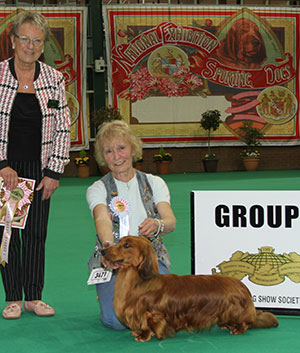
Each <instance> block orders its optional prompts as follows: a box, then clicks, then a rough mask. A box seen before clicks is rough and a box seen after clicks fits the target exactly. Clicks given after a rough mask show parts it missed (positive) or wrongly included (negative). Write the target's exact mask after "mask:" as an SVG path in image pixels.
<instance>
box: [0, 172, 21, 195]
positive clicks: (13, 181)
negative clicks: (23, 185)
mask: <svg viewBox="0 0 300 353" xmlns="http://www.w3.org/2000/svg"><path fill="white" fill-rule="evenodd" d="M0 176H1V177H2V178H3V182H4V186H5V187H6V188H7V189H8V190H13V189H15V188H16V187H17V185H18V183H19V177H18V174H17V172H16V171H15V170H14V169H12V168H10V167H5V168H3V169H1V170H0Z"/></svg>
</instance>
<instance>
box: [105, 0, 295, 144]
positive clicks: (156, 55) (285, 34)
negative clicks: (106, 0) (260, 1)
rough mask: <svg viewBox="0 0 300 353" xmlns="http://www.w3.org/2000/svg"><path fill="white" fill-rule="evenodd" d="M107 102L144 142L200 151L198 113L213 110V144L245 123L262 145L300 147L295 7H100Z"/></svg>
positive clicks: (232, 139)
mask: <svg viewBox="0 0 300 353" xmlns="http://www.w3.org/2000/svg"><path fill="white" fill-rule="evenodd" d="M103 14H104V23H105V30H106V48H107V60H108V76H109V79H110V81H109V100H110V103H111V104H112V105H114V106H116V107H118V108H120V111H121V114H122V115H123V116H124V117H125V119H126V120H127V122H128V123H129V124H130V125H131V127H132V128H133V130H134V131H135V132H136V133H137V134H138V135H139V136H140V137H142V139H143V142H144V146H145V147H147V146H148V147H150V146H152V147H153V146H154V145H160V144H162V143H164V144H166V143H168V144H170V145H176V146H178V145H182V146H201V145H203V144H206V143H207V137H206V132H205V131H204V130H203V129H202V128H201V127H200V124H199V121H200V119H201V114H202V113H203V112H205V111H206V110H209V109H218V110H220V111H221V115H222V121H223V123H222V124H221V126H220V128H219V129H218V130H217V131H215V133H214V135H213V137H212V140H213V144H215V145H223V146H224V145H239V144H240V143H241V142H240V137H241V136H242V134H241V131H240V127H241V126H242V125H243V121H251V122H252V124H253V127H256V128H257V129H259V130H261V131H262V132H263V133H264V134H265V139H264V144H266V145H287V144H289V145H296V144H299V142H300V141H299V138H300V136H299V114H298V101H299V77H298V76H299V16H300V10H298V9H293V8H272V7H264V8H259V7H255V8H245V7H243V8H242V7H228V6H227V7H222V6H218V7H204V6H168V5H167V6H164V5H159V6H152V5H151V6H146V5H145V6H143V5H138V6H130V5H128V6H127V5H122V6H120V5H119V6H117V5H115V6H113V5H111V6H110V5H107V6H103Z"/></svg>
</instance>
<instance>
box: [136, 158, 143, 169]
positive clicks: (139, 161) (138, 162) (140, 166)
mask: <svg viewBox="0 0 300 353" xmlns="http://www.w3.org/2000/svg"><path fill="white" fill-rule="evenodd" d="M143 161H144V159H143V156H140V157H138V158H137V159H136V160H135V161H134V162H133V166H134V168H135V169H138V170H143Z"/></svg>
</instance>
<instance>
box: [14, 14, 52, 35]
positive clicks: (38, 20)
mask: <svg viewBox="0 0 300 353" xmlns="http://www.w3.org/2000/svg"><path fill="white" fill-rule="evenodd" d="M24 23H31V24H32V25H34V26H37V27H39V28H40V29H41V30H42V31H43V32H44V40H45V41H47V40H48V39H49V37H50V28H49V24H48V22H47V20H46V19H45V17H44V16H42V15H41V14H40V13H39V12H33V11H22V12H20V13H19V14H18V15H17V16H16V18H15V20H14V21H13V24H12V26H11V30H10V34H11V35H13V36H15V35H18V31H19V28H20V26H21V25H22V24H24Z"/></svg>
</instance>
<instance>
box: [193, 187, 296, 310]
mask: <svg viewBox="0 0 300 353" xmlns="http://www.w3.org/2000/svg"><path fill="white" fill-rule="evenodd" d="M191 205H192V212H191V216H192V261H193V262H192V272H193V273H195V274H201V273H202V274H220V275H221V274H222V275H227V276H232V277H236V278H238V279H240V280H242V281H243V282H244V283H245V284H246V285H247V287H248V288H249V289H250V291H251V293H252V299H253V302H254V304H255V306H256V307H259V308H269V309H278V310H281V311H286V312H287V313H288V312H292V311H296V312H298V313H299V312H300V291H299V289H300V238H299V232H300V212H299V207H300V191H298V190H297V191H295V190H294V191H276V190H272V191H253V190H252V191H194V192H192V194H191Z"/></svg>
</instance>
